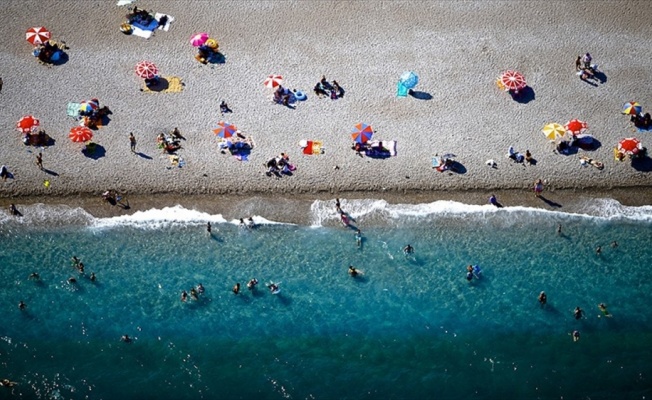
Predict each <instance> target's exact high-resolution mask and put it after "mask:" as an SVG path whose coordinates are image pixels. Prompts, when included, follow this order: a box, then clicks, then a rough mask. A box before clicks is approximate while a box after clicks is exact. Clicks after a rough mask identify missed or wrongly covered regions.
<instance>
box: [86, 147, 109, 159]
mask: <svg viewBox="0 0 652 400" xmlns="http://www.w3.org/2000/svg"><path fill="white" fill-rule="evenodd" d="M82 153H84V155H85V156H86V157H88V158H92V159H93V160H98V159H100V158H102V157H104V156H105V155H106V149H105V148H104V146H102V145H99V144H95V145H94V146H92V147H89V146H86V147H85V148H84V149H83V150H82Z"/></svg>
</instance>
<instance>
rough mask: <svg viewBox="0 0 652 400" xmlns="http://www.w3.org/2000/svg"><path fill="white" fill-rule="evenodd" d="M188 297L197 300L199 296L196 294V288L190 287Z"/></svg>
mask: <svg viewBox="0 0 652 400" xmlns="http://www.w3.org/2000/svg"><path fill="white" fill-rule="evenodd" d="M190 298H191V299H193V300H195V301H196V300H199V296H198V295H197V289H195V288H191V289H190Z"/></svg>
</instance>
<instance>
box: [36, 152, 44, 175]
mask: <svg viewBox="0 0 652 400" xmlns="http://www.w3.org/2000/svg"><path fill="white" fill-rule="evenodd" d="M36 166H38V167H39V169H40V170H41V171H43V153H38V155H37V156H36Z"/></svg>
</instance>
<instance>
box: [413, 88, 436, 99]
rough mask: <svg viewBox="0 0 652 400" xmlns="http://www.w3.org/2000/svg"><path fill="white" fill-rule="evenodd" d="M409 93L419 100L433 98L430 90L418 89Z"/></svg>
mask: <svg viewBox="0 0 652 400" xmlns="http://www.w3.org/2000/svg"><path fill="white" fill-rule="evenodd" d="M408 94H409V95H410V96H412V97H414V98H415V99H417V100H432V95H431V94H430V93H428V92H420V91H418V90H410V91H409V92H408Z"/></svg>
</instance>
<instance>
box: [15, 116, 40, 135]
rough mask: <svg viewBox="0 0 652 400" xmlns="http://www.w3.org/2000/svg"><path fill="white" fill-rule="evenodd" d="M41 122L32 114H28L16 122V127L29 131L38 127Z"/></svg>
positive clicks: (22, 130) (25, 131)
mask: <svg viewBox="0 0 652 400" xmlns="http://www.w3.org/2000/svg"><path fill="white" fill-rule="evenodd" d="M40 124H41V123H40V122H39V120H38V119H36V118H34V116H32V115H26V116H24V117H23V118H21V119H20V120H19V121H18V123H17V124H16V128H17V129H18V130H19V131H21V132H22V133H29V132H31V131H33V130H34V129H36V127H38V126H39V125H40Z"/></svg>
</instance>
